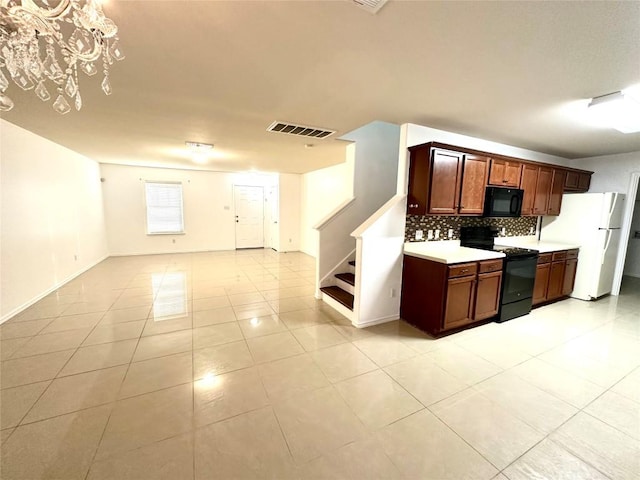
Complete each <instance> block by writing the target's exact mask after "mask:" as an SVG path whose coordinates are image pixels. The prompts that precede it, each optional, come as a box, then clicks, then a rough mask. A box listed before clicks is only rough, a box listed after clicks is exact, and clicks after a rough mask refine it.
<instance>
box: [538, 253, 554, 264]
mask: <svg viewBox="0 0 640 480" xmlns="http://www.w3.org/2000/svg"><path fill="white" fill-rule="evenodd" d="M549 262H551V254H550V253H542V254H540V255H538V265H540V264H542V263H549Z"/></svg>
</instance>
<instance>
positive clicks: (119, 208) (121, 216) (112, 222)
mask: <svg viewBox="0 0 640 480" xmlns="http://www.w3.org/2000/svg"><path fill="white" fill-rule="evenodd" d="M101 171H102V177H103V178H104V179H105V181H104V183H103V184H102V187H103V192H104V209H105V218H106V225H107V236H108V241H109V252H110V254H111V255H142V254H154V253H180V252H197V251H208V250H233V249H235V225H236V224H235V210H234V203H233V187H234V185H254V186H263V187H265V195H266V200H267V202H265V213H270V212H269V211H270V205H269V204H268V202H269V200H270V196H269V195H268V192H269V190H270V189H273V191H274V192H277V191H279V200H280V212H279V219H278V224H276V228H278V231H277V232H274V233H275V235H272V236H271V238H273V239H274V243H275V244H276V245H270V244H269V242H267V243H265V245H266V246H268V247H273V248H275V249H276V250H278V251H281V248H280V247H283V249H284V250H285V251H294V250H298V248H299V238H300V237H299V232H300V228H299V215H300V213H299V206H298V205H299V198H300V188H299V184H300V178H299V177H300V176H299V175H282V176H280V177H281V179H282V181H283V184H282V185H281V186H280V187H279V189H278V188H277V187H278V175H273V174H258V173H227V172H207V171H197V170H179V169H168V168H151V167H134V166H125V165H108V164H102V165H101ZM145 181H171V182H182V190H183V211H184V228H185V233H184V234H183V235H147V233H146V207H145V196H144V182H145ZM292 198H295V201H292V200H291V199H292ZM269 224H271V225H273V223H272V222H270V215H265V238H266V239H269V238H270V237H269V235H268V232H267V231H266V228H269ZM289 238H291V239H292V241H291V242H290V243H289ZM282 239H285V241H286V245H283V240H282Z"/></svg>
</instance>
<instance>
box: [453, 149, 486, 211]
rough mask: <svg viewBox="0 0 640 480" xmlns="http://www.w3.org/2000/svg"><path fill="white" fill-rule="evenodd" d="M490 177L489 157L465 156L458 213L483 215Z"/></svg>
mask: <svg viewBox="0 0 640 480" xmlns="http://www.w3.org/2000/svg"><path fill="white" fill-rule="evenodd" d="M488 175H489V157H484V156H482V155H473V154H467V155H465V156H464V163H463V168H462V185H461V187H460V203H459V205H458V213H460V214H461V215H482V212H483V210H484V192H485V185H486V184H487V177H488Z"/></svg>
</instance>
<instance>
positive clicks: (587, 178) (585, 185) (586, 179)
mask: <svg viewBox="0 0 640 480" xmlns="http://www.w3.org/2000/svg"><path fill="white" fill-rule="evenodd" d="M590 185H591V174H590V173H580V175H579V176H578V191H580V192H586V191H588V190H589V186H590Z"/></svg>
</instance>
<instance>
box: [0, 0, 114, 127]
mask: <svg viewBox="0 0 640 480" xmlns="http://www.w3.org/2000/svg"><path fill="white" fill-rule="evenodd" d="M38 3H39V4H42V5H43V6H38V5H36V2H35V1H34V0H0V111H8V110H11V109H12V108H13V106H14V104H13V101H12V100H11V99H10V98H9V97H8V96H7V95H6V94H5V91H6V90H7V88H8V87H9V80H8V79H7V76H6V75H5V73H7V74H8V76H9V77H10V78H11V80H13V81H14V83H15V84H16V85H18V86H19V87H20V88H22V89H23V90H31V89H33V90H34V93H35V94H36V95H37V96H38V98H40V100H42V101H44V102H46V101H48V100H49V99H50V98H51V95H50V93H49V91H48V90H47V87H46V83H47V80H50V81H51V82H53V83H54V85H55V88H56V89H57V92H58V95H57V98H56V100H55V101H54V102H53V109H54V110H55V111H56V112H58V113H60V114H62V115H64V114H65V113H68V112H69V111H70V110H71V107H70V105H69V102H68V101H67V98H66V97H68V98H69V99H71V100H72V101H73V103H74V105H75V108H76V110H80V109H81V108H82V97H81V96H80V88H79V84H78V67H80V70H82V71H83V72H84V73H85V74H86V75H89V76H92V75H95V74H96V73H97V72H98V69H99V67H98V66H96V64H95V62H97V61H99V60H100V58H102V70H103V73H104V79H103V80H102V84H101V86H102V91H103V92H104V93H105V95H111V92H112V90H111V84H110V83H109V65H111V64H113V61H114V60H122V59H124V54H123V53H122V50H121V49H120V47H119V45H118V36H117V33H118V27H117V26H116V24H115V23H113V21H112V20H111V19H109V18H107V17H106V16H105V15H104V13H103V11H102V6H101V1H100V0H38ZM60 56H61V57H62V61H61V62H60V61H59V58H60ZM65 95H66V97H65Z"/></svg>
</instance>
